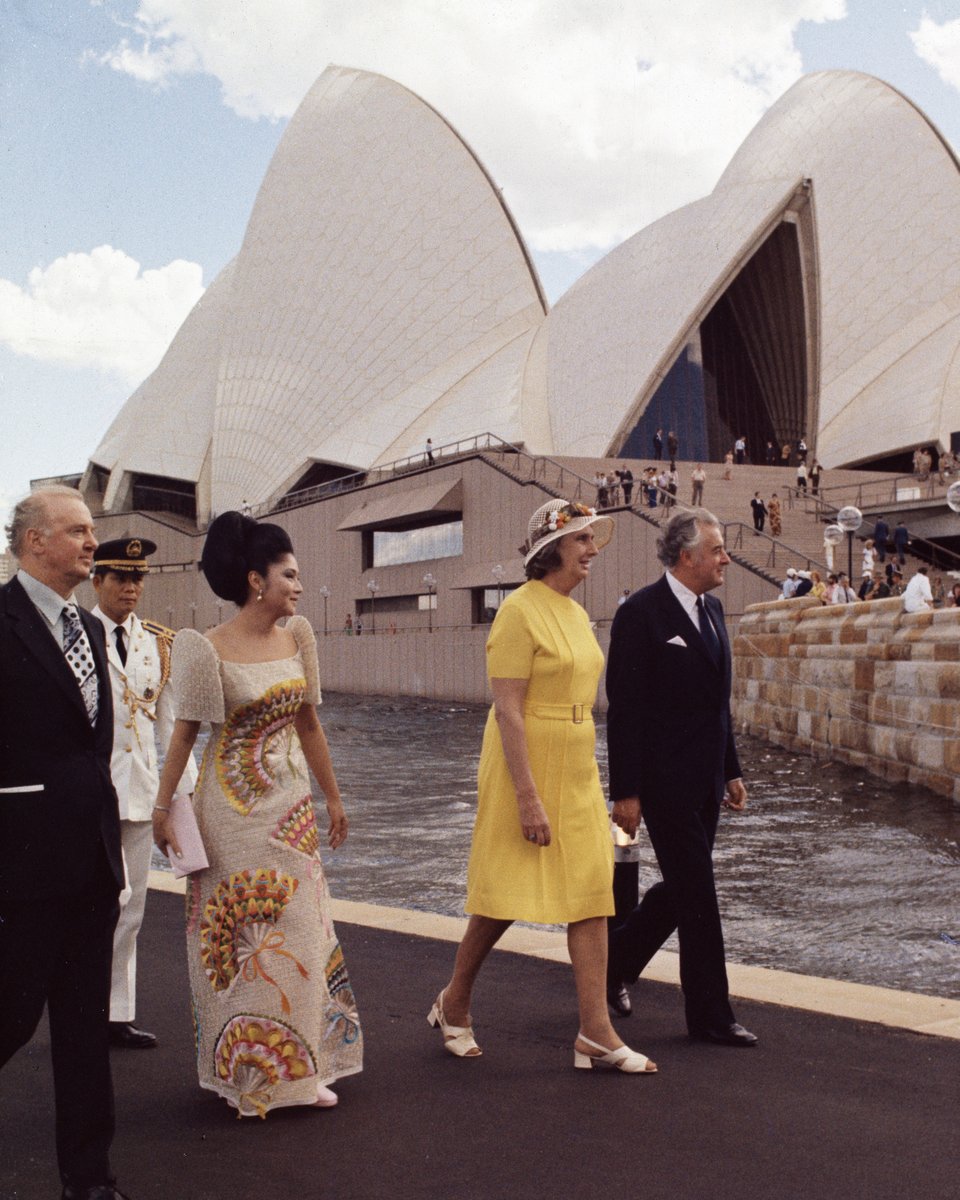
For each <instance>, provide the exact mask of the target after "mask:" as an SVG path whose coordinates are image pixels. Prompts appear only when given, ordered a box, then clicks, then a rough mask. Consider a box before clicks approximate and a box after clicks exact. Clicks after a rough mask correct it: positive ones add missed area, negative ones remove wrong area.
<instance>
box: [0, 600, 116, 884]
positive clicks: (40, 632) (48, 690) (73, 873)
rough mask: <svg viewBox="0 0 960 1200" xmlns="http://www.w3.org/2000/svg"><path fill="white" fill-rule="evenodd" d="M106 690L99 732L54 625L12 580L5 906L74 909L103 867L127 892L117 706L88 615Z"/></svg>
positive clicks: (0, 707)
mask: <svg viewBox="0 0 960 1200" xmlns="http://www.w3.org/2000/svg"><path fill="white" fill-rule="evenodd" d="M80 619H81V621H82V622H83V625H84V628H85V629H86V631H87V637H88V638H89V639H90V645H91V646H92V647H93V654H94V658H95V660H96V664H97V673H98V676H99V680H100V702H99V712H98V714H97V722H96V725H95V726H91V724H90V721H89V719H88V718H87V713H86V709H85V708H84V704H83V696H82V695H81V692H80V688H79V687H78V686H77V681H76V679H75V678H74V675H73V672H72V671H71V670H70V667H69V665H68V663H67V661H66V659H65V658H64V656H63V652H62V650H61V649H60V647H58V646H57V643H56V641H55V640H54V638H53V637H51V635H50V630H49V627H48V626H47V623H46V621H45V620H44V618H43V617H42V616H41V615H40V613H39V612H37V609H36V608H35V607H34V605H33V603H32V601H31V600H30V598H29V597H28V596H27V594H26V592H25V591H24V590H23V588H22V587H21V585H20V583H19V582H18V581H17V580H16V579H13V580H11V581H10V582H9V583H8V584H6V585H5V586H4V587H2V588H0V789H2V788H25V787H32V788H35V789H38V790H32V791H21V792H10V791H7V792H4V791H0V904H3V905H5V906H9V905H11V904H15V905H19V904H24V903H34V904H47V903H49V902H50V900H51V898H53V897H56V898H59V899H63V900H65V901H67V902H69V901H70V899H71V897H76V895H77V893H78V891H80V890H82V889H83V888H84V887H86V886H87V885H89V884H90V883H91V882H92V881H93V880H94V879H95V878H96V877H97V875H98V874H103V872H104V870H105V867H106V869H107V870H108V871H109V872H110V873H111V874H112V875H113V877H114V879H115V880H116V883H117V886H118V888H120V887H123V859H122V856H121V852H120V822H119V818H118V815H117V796H116V792H115V791H114V789H113V783H112V782H111V779H110V752H111V748H112V745H113V703H112V699H111V694H110V679H109V673H108V667H107V658H106V648H105V643H104V633H103V626H102V625H101V624H100V622H99V621H98V620H97V619H96V618H95V617H92V616H91V615H90V614H89V613H88V612H87V611H86V610H85V609H82V608H81V609H80Z"/></svg>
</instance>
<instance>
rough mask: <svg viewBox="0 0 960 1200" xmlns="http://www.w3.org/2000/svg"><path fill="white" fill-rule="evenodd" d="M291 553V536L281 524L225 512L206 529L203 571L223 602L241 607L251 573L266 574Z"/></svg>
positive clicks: (246, 596)
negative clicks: (272, 566) (229, 602)
mask: <svg viewBox="0 0 960 1200" xmlns="http://www.w3.org/2000/svg"><path fill="white" fill-rule="evenodd" d="M292 553H293V543H292V542H291V541H290V535H289V534H288V533H287V531H286V530H285V529H281V527H280V526H279V525H269V524H260V523H259V522H257V521H255V520H254V519H253V518H252V517H248V516H246V515H245V514H243V513H238V512H225V513H221V514H220V516H219V517H217V519H216V520H215V521H214V522H213V524H212V525H211V526H210V528H209V529H208V530H207V539H206V541H205V542H204V544H203V553H202V555H201V556H200V570H201V571H203V573H204V576H205V577H206V580H207V583H209V584H210V587H211V588H212V589H213V591H214V592H215V594H216V595H218V596H219V597H220V598H221V600H232V601H233V603H234V604H236V605H237V606H238V607H241V608H242V607H243V605H244V604H246V602H247V599H248V597H249V594H250V588H249V584H248V582H247V575H248V574H249V573H250V572H251V571H256V572H257V574H258V575H266V573H267V571H268V569H269V568H270V566H271V564H273V563H275V562H277V561H278V560H279V559H281V558H283V557H284V555H286V554H292Z"/></svg>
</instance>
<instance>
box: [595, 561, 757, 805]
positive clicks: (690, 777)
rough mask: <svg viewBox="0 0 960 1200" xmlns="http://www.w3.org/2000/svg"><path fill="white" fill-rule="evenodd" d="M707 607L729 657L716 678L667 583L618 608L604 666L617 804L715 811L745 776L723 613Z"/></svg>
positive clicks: (711, 604)
mask: <svg viewBox="0 0 960 1200" xmlns="http://www.w3.org/2000/svg"><path fill="white" fill-rule="evenodd" d="M704 604H705V605H706V608H707V611H708V613H709V614H710V617H711V619H712V621H713V624H714V627H715V629H716V631H717V636H718V637H719V639H720V645H721V648H722V651H723V665H722V668H721V669H720V670H718V669H717V668H716V666H715V665H714V663H713V659H712V657H711V655H710V651H709V650H708V649H707V647H706V645H705V644H704V641H703V639H702V637H701V636H700V632H699V630H698V629H697V627H696V626H695V625H694V624H693V622H692V621H691V620H690V618H689V617H688V616H687V614H686V613H685V612H684V610H683V607H682V606H681V604H680V602H679V601H678V600H677V598H676V597H675V596H674V594H673V592H672V591H671V590H670V585H669V584H668V583H667V580H666V578H661V579H659V580H658V581H657V582H656V583H654V584H651V585H650V586H649V587H645V588H643V589H641V591H639V592H635V593H634V594H633V595H632V596H631V597H630V598H629V600H627V601H625V602H624V603H623V604H621V605H620V607H619V608H618V609H617V615H616V617H615V618H614V621H613V628H612V630H611V634H610V653H609V656H608V659H607V698H608V700H609V709H608V712H607V742H608V746H609V754H610V798H611V799H612V800H622V799H624V798H626V797H628V796H639V797H640V801H641V804H648V803H651V802H654V803H656V802H661V801H662V802H666V803H680V802H689V803H698V804H699V803H702V802H703V801H704V800H705V799H708V798H710V797H711V796H713V797H715V798H716V801H717V803H719V802H720V800H721V799H722V798H723V793H724V788H725V785H726V783H727V781H728V780H730V779H737V778H739V777H740V774H741V772H740V762H739V760H738V758H737V750H736V745H735V744H734V739H733V729H732V724H731V720H730V682H731V660H730V644H729V642H728V640H727V633H726V629H725V627H724V623H723V606H722V605H721V603H720V601H719V600H717V599H716V598H715V597H714V596H711V595H709V594H707V595H705V596H704ZM672 638H679V639H681V640H682V641H683V642H684V643H685V645H679V644H670V643H671V639H672Z"/></svg>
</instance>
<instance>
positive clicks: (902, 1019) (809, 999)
mask: <svg viewBox="0 0 960 1200" xmlns="http://www.w3.org/2000/svg"><path fill="white" fill-rule="evenodd" d="M150 887H151V888H153V889H154V890H155V891H160V892H171V893H178V894H180V895H183V894H184V892H185V891H186V886H185V883H184V881H183V880H182V879H174V878H173V876H172V875H170V874H168V873H167V872H165V871H151V872H150ZM333 919H334V920H335V921H342V922H344V924H347V925H361V926H365V927H367V928H371V929H380V930H384V931H386V932H388V933H402V934H408V935H413V936H415V937H424V938H432V939H434V940H436V941H443V942H459V941H460V939H461V937H462V936H463V931H464V929H465V927H466V920H465V919H464V918H462V917H445V916H441V915H440V914H438V913H427V912H417V911H416V910H414V909H408V908H388V907H386V906H385V905H379V904H365V903H360V902H358V901H355V900H334V901H333ZM497 949H498V950H501V951H506V952H507V953H510V954H525V955H527V956H528V957H531V958H543V959H547V960H548V961H550V962H569V961H570V959H569V956H568V954H567V938H566V934H565V933H560V932H557V931H554V930H550V929H535V928H532V927H530V926H525V925H514V926H512V927H511V928H510V929H508V930H507V932H506V934H505V935H504V937H503V938H502V940H501V941H500V944H499V946H498V947H497ZM727 974H728V977H729V980H730V992H731V995H733V996H735V997H737V998H739V999H742V1000H756V1001H759V1002H761V1003H765V1004H776V1005H779V1006H781V1007H783V1008H799V1009H803V1010H804V1011H806V1012H815V1013H820V1014H822V1015H824V1016H834V1017H845V1018H847V1019H849V1020H855V1021H866V1022H870V1023H873V1024H877V1025H886V1026H889V1027H890V1028H893V1029H903V1030H907V1031H909V1032H912V1033H922V1034H926V1035H928V1036H930V1037H943V1038H952V1039H954V1040H956V1041H960V1000H950V999H947V998H946V997H941V996H924V995H920V994H919V993H916V992H898V991H895V990H894V989H892V988H882V987H872V986H869V985H867V984H862V983H845V982H841V981H838V980H834V979H821V978H818V977H817V976H814V975H798V974H796V973H794V972H792V971H774V970H770V969H769V968H767V967H750V966H745V965H743V964H741V963H728V964H727ZM644 978H645V979H652V980H654V981H655V982H657V983H671V984H674V985H676V986H679V984H680V970H679V962H678V958H677V955H676V954H673V953H670V952H669V951H665V950H661V951H660V952H659V953H658V954H657V955H655V957H654V958H653V960H652V962H651V963H650V965H649V966H648V967H647V969H646V971H645V972H644Z"/></svg>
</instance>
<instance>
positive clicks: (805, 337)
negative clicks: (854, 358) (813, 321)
mask: <svg viewBox="0 0 960 1200" xmlns="http://www.w3.org/2000/svg"><path fill="white" fill-rule="evenodd" d="M810 340H812V335H811V334H808V331H807V329H806V321H805V305H804V280H803V270H802V264H801V258H800V248H799V244H798V239H797V227H796V225H795V224H794V223H792V222H783V223H782V224H780V225H778V226H777V227H776V229H774V231H773V232H772V233H771V234H770V235H769V237H767V239H766V240H765V241H764V242H763V243H762V245H761V246H760V248H759V249H758V250H757V252H756V253H755V254H754V255H753V256H752V257H751V258H750V259H749V260H748V261H747V262H746V264H745V265H744V266H743V268H742V269H741V270H740V272H739V273H738V274H737V275H736V277H735V278H734V279H733V281H732V282H731V284H730V286H729V287H728V288H727V289H726V291H724V292H723V294H722V295H721V296H720V298H719V299H718V300H717V301H716V303H715V304H714V305H713V307H712V308H711V309H710V311H709V312H708V313H707V315H706V316H705V317H704V319H703V321H702V322H701V323H700V324H699V325H698V326H697V327H696V328H695V329H694V330H693V332H692V333H691V334H690V336H689V338H688V340H687V342H686V344H685V345H684V347H683V349H682V350H681V351H680V354H679V356H678V357H677V359H676V361H675V362H674V363H673V365H672V366H671V367H670V369H669V371H668V372H667V375H666V378H665V379H664V380H663V382H662V383H661V384H660V386H659V387H658V388H657V390H656V392H655V393H654V395H653V397H652V399H651V400H650V401H649V403H648V404H647V405H646V407H645V409H644V411H643V415H642V417H641V418H640V419H639V421H638V422H637V424H636V425H635V426H634V427H633V429H632V430H631V431H630V433H629V435H628V436H627V438H626V440H625V441H624V442H623V444H622V445H621V447H620V448H619V453H620V454H621V455H622V456H623V457H624V458H639V459H643V458H647V457H649V455H650V453H651V449H652V445H653V437H654V434H655V432H656V430H658V429H662V430H663V431H664V436H665V437H666V434H667V432H668V431H670V430H673V431H674V432H675V433H676V435H677V438H678V441H679V445H680V451H679V453H680V456H681V457H682V458H684V459H687V460H691V461H692V460H697V461H702V462H708V461H713V462H719V461H721V460H722V459H723V456H724V455H725V454H726V453H727V451H728V450H731V449H732V448H733V445H734V442H735V441H736V439H737V438H738V437H741V436H743V437H745V438H746V442H747V457H748V458H751V459H753V460H754V461H757V462H761V461H763V453H764V447H765V446H766V444H767V441H768V440H769V441H770V442H772V443H773V444H774V445H775V446H776V447H777V450H778V452H779V448H780V446H781V444H782V443H783V442H784V441H787V442H791V443H793V444H795V443H796V441H797V439H798V438H800V437H801V436H804V435H806V433H807V428H808V423H809V421H810V417H809V415H808V413H807V411H806V403H807V397H808V395H809V388H808V384H807V346H808V341H810Z"/></svg>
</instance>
